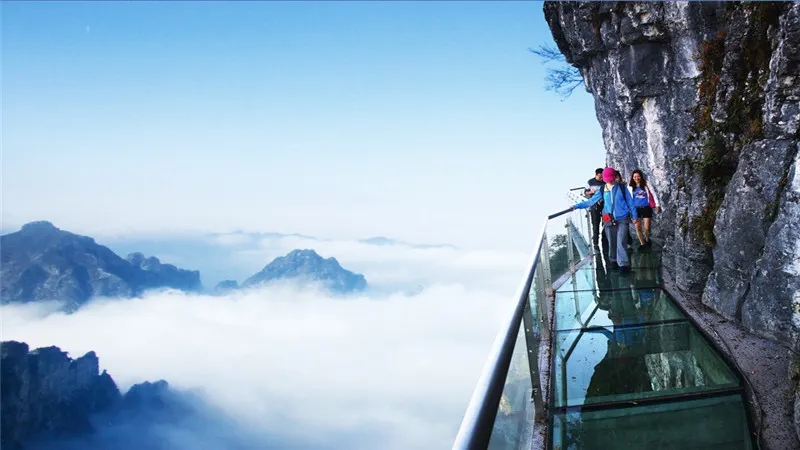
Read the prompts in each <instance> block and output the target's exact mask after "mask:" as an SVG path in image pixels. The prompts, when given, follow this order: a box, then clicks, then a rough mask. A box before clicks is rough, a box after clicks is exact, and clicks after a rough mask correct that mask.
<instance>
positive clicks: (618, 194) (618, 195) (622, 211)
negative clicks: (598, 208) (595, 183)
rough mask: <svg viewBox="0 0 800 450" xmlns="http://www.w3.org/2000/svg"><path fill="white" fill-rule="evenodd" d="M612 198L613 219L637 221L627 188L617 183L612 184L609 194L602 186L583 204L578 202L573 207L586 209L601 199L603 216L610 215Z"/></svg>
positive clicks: (637, 216)
mask: <svg viewBox="0 0 800 450" xmlns="http://www.w3.org/2000/svg"><path fill="white" fill-rule="evenodd" d="M612 195H613V196H614V202H613V203H614V219H616V220H622V219H625V218H627V217H630V218H631V219H638V218H639V215H638V214H637V213H636V208H635V207H634V206H633V198H632V197H631V194H630V192H628V188H626V187H625V186H622V185H621V184H619V183H616V184H614V187H612V188H611V192H608V191H607V190H606V186H605V185H604V186H603V188H602V189H598V190H597V192H595V193H594V195H593V196H592V197H591V198H590V199H589V200H586V201H584V202H580V203H578V204H576V205H575V206H574V208H575V209H586V208H588V207H590V206H592V205H594V204H595V203H597V202H599V201H600V199H603V214H610V213H611V203H612V202H611V196H612Z"/></svg>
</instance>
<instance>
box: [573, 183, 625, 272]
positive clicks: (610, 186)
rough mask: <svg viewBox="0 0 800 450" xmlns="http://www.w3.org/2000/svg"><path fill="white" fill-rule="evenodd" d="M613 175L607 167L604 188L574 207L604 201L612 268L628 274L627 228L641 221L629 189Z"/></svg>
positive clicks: (583, 207) (605, 225)
mask: <svg viewBox="0 0 800 450" xmlns="http://www.w3.org/2000/svg"><path fill="white" fill-rule="evenodd" d="M614 178H615V170H614V169H613V168H611V167H606V168H605V169H604V170H603V181H605V184H604V185H603V187H602V189H598V190H597V192H595V193H594V194H593V195H592V197H591V198H590V199H588V200H586V201H583V202H580V203H577V204H575V205H573V206H572V209H586V208H589V207H591V206H594V205H595V204H597V202H599V201H600V200H603V215H602V216H601V219H602V221H603V230H604V231H605V233H606V236H607V237H608V242H609V250H610V251H609V258H608V259H609V260H610V261H611V268H612V269H617V268H619V271H620V273H628V272H630V270H631V267H630V260H629V259H628V230H629V226H630V223H631V222H633V224H634V225H635V224H638V223H639V216H638V214H637V211H636V208H635V207H634V206H633V198H632V197H631V195H630V193H629V192H628V188H627V187H626V186H624V185H623V184H621V183H616V182H615V181H614Z"/></svg>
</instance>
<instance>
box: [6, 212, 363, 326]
mask: <svg viewBox="0 0 800 450" xmlns="http://www.w3.org/2000/svg"><path fill="white" fill-rule="evenodd" d="M0 247H2V260H1V261H0V263H1V264H0V303H3V304H6V303H27V302H34V301H45V300H55V301H64V302H66V309H67V310H68V311H74V310H77V309H78V308H80V307H81V306H82V305H83V304H85V303H86V302H88V301H89V300H90V299H91V298H93V297H95V296H105V297H134V296H138V295H141V294H142V293H144V292H145V291H146V290H149V289H157V288H172V289H178V290H182V291H185V292H204V288H203V286H202V283H201V282H200V272H199V271H197V270H184V269H180V268H178V267H176V266H174V265H172V264H164V263H162V262H161V261H160V260H159V259H158V258H156V257H153V256H151V257H147V256H145V255H144V254H143V253H141V252H134V253H130V254H129V255H128V256H127V258H124V259H123V258H121V257H120V256H118V255H117V254H116V253H114V252H113V251H112V250H111V249H109V248H108V247H105V246H103V245H100V244H98V243H96V242H95V240H94V239H93V238H91V237H88V236H81V235H77V234H74V233H70V232H68V231H64V230H61V229H59V228H57V227H56V226H55V225H53V224H52V223H50V222H47V221H38V222H30V223H28V224H25V225H23V226H22V228H21V229H20V230H19V231H17V232H14V233H9V234H6V235H3V236H0ZM277 280H294V281H296V282H298V283H303V282H308V283H318V284H320V285H322V286H323V287H324V288H326V289H328V290H330V291H331V292H332V293H350V292H357V291H361V290H364V289H365V288H366V286H367V282H366V279H365V278H364V275H361V274H358V273H354V272H351V271H349V270H346V269H344V268H342V266H341V265H340V264H339V262H338V261H337V260H336V258H333V257H330V258H323V257H321V256H320V255H319V254H317V253H316V251H314V250H308V249H305V250H293V251H291V252H289V253H288V254H287V255H285V256H280V257H278V258H275V259H274V260H273V261H272V262H270V263H269V264H267V265H266V266H264V268H263V269H262V270H261V271H259V272H258V273H256V274H254V275H252V276H250V277H249V278H247V279H246V280H245V281H244V282H243V283H242V284H241V286H240V285H239V284H238V283H237V282H236V281H234V280H224V281H222V282H220V283H219V284H218V285H217V286H216V287H215V288H214V289H213V290H210V291H209V292H210V293H214V294H218V295H220V294H225V293H229V292H232V291H234V290H237V289H241V288H251V287H255V286H259V285H262V284H265V283H271V282H274V281H277Z"/></svg>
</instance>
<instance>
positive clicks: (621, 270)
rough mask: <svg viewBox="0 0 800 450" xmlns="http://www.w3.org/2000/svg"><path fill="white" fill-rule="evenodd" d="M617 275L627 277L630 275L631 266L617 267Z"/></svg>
mask: <svg viewBox="0 0 800 450" xmlns="http://www.w3.org/2000/svg"><path fill="white" fill-rule="evenodd" d="M619 273H620V274H621V275H628V274H630V273H631V266H619Z"/></svg>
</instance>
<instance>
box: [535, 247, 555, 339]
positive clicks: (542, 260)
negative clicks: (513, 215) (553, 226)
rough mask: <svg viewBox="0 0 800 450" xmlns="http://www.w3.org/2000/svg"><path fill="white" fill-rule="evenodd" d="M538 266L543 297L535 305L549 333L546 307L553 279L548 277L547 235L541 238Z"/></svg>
mask: <svg viewBox="0 0 800 450" xmlns="http://www.w3.org/2000/svg"><path fill="white" fill-rule="evenodd" d="M539 265H540V266H541V270H539V271H537V274H536V275H537V277H539V279H540V283H541V284H540V285H539V286H541V287H542V288H541V293H542V294H543V297H544V298H542V299H541V301H540V302H538V303H537V307H538V308H539V317H540V318H541V320H542V322H543V324H544V328H543V329H544V330H545V331H546V332H547V333H548V335H549V333H550V310H549V308H548V307H547V306H548V304H549V302H548V301H547V300H548V299H549V298H550V297H553V296H554V293H553V279H552V276H551V275H550V244H549V243H548V241H547V233H546V232H545V233H544V237H543V238H542V248H541V251H540V253H539Z"/></svg>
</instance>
